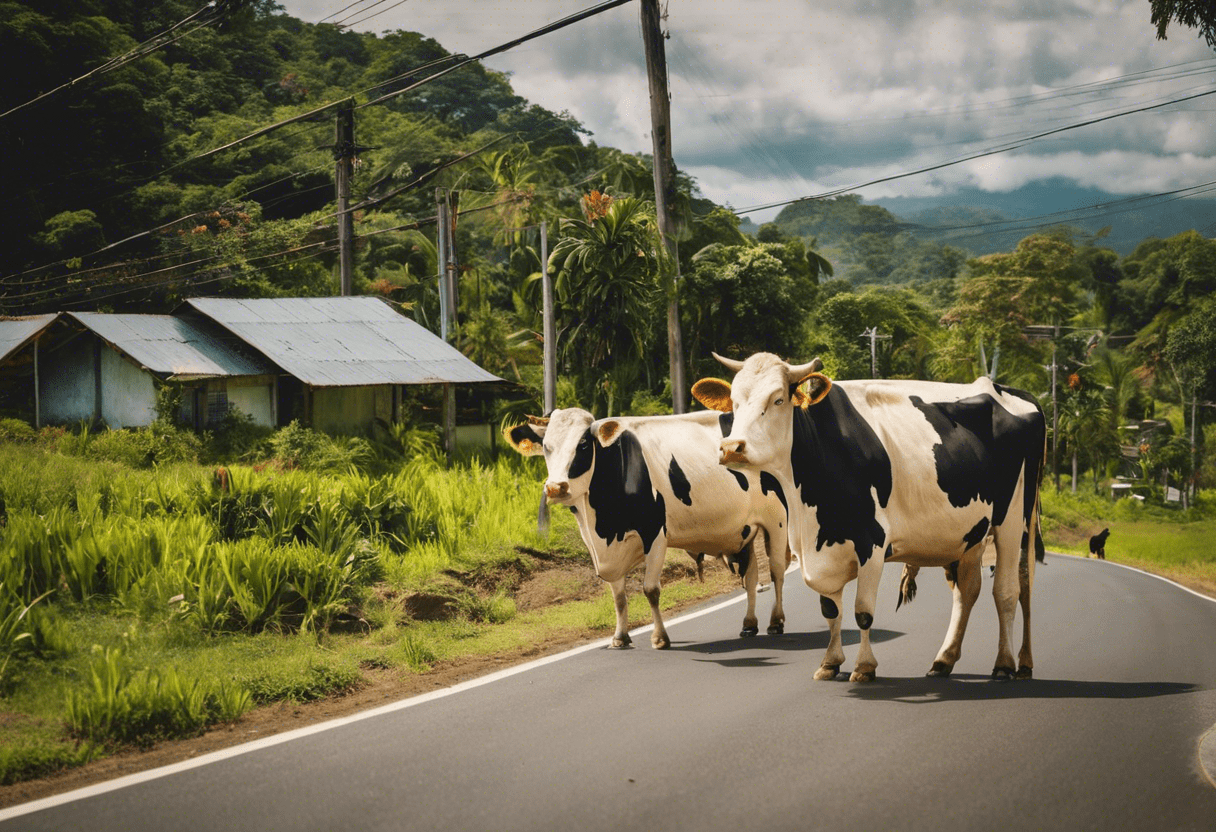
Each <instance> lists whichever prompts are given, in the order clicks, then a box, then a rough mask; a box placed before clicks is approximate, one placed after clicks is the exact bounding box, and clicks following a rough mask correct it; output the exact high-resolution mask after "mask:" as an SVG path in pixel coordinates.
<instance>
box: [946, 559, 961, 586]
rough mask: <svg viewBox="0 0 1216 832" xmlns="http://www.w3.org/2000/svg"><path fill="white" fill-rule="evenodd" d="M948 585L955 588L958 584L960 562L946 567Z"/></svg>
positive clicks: (954, 562)
mask: <svg viewBox="0 0 1216 832" xmlns="http://www.w3.org/2000/svg"><path fill="white" fill-rule="evenodd" d="M946 583H948V584H950V586H955V585H956V584H957V583H958V561H953V562H952V563H951V564H950V565H949V566H947V567H946Z"/></svg>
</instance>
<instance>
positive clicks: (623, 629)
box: [608, 576, 633, 649]
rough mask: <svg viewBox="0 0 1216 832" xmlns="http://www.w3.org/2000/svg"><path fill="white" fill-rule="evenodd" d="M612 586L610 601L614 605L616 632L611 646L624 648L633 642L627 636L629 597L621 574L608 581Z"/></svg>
mask: <svg viewBox="0 0 1216 832" xmlns="http://www.w3.org/2000/svg"><path fill="white" fill-rule="evenodd" d="M608 585H609V586H611V587H612V603H613V605H614V606H615V607H616V632H615V633H613V635H612V646H613V647H615V648H617V649H624V648H626V647H628V646H629V645H631V644H633V639H632V638H630V637H629V598H628V596H626V595H625V578H624V576H621V577H620V578H617V579H616V580H615V581H609V582H608Z"/></svg>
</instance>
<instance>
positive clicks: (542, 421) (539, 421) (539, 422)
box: [527, 416, 549, 428]
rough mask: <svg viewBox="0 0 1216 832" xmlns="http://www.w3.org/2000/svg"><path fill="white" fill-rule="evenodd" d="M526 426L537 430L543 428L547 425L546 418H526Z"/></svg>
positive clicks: (547, 419) (547, 420) (547, 418)
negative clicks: (532, 426) (533, 426)
mask: <svg viewBox="0 0 1216 832" xmlns="http://www.w3.org/2000/svg"><path fill="white" fill-rule="evenodd" d="M527 418H528V424H529V425H535V426H536V427H538V428H543V427H545V426H546V425H547V424H549V417H548V416H528V417H527Z"/></svg>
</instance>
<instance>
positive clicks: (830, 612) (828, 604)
mask: <svg viewBox="0 0 1216 832" xmlns="http://www.w3.org/2000/svg"><path fill="white" fill-rule="evenodd" d="M819 611H820V612H822V613H823V617H824V618H835V617H836V616H838V615H840V610H838V609H837V608H836V602H835V601H833V600H832V599H831V598H829V597H828V596H826V595H820V596H819Z"/></svg>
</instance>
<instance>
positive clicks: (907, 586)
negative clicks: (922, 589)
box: [895, 563, 920, 609]
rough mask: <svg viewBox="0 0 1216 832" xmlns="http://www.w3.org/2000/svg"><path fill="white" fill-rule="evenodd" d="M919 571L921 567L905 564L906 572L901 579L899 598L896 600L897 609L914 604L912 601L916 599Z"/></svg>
mask: <svg viewBox="0 0 1216 832" xmlns="http://www.w3.org/2000/svg"><path fill="white" fill-rule="evenodd" d="M919 571H920V567H919V566H912V565H910V564H907V563H905V564H904V572H903V574H902V575H901V576H900V578H899V596H898V597H897V598H896V599H895V609H899V608H900V607H901V606H902V605H904V604H910V603H912V599H913V598H915V597H916V573H917V572H919Z"/></svg>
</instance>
